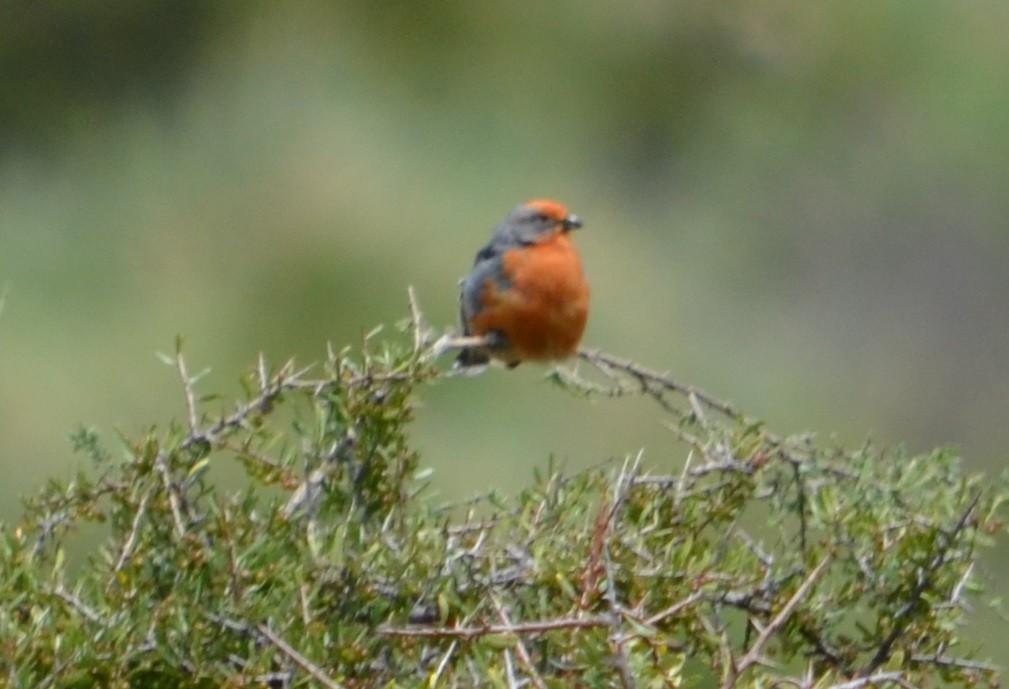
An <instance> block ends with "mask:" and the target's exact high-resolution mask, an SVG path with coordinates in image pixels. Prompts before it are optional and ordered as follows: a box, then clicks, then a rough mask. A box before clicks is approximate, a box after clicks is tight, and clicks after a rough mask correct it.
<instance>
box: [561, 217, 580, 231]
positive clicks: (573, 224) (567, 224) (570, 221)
mask: <svg viewBox="0 0 1009 689" xmlns="http://www.w3.org/2000/svg"><path fill="white" fill-rule="evenodd" d="M561 224H563V225H564V229H565V230H577V229H578V228H579V227H581V226H582V221H581V220H580V219H579V218H578V216H577V215H569V216H568V217H566V218H564V220H563V222H562V223H561Z"/></svg>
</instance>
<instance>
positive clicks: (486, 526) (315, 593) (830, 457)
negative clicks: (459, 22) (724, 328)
mask: <svg viewBox="0 0 1009 689" xmlns="http://www.w3.org/2000/svg"><path fill="white" fill-rule="evenodd" d="M413 332H414V337H413V341H412V343H410V344H405V345H403V344H392V345H387V346H382V347H381V348H380V350H381V351H378V352H376V351H373V349H374V348H373V347H372V346H370V345H368V344H366V346H365V347H364V351H363V352H361V353H359V354H356V355H354V354H352V353H351V352H349V351H343V352H339V353H334V352H331V353H330V354H329V355H328V357H327V360H326V362H325V364H324V366H322V367H320V369H321V370H319V371H316V369H306V370H296V369H295V367H294V366H293V365H291V364H288V365H285V366H283V367H281V368H280V369H279V370H277V371H270V370H268V367H267V365H266V364H265V363H263V362H260V364H259V366H258V367H257V368H256V370H255V371H254V372H253V373H252V374H251V375H250V376H249V377H248V379H247V388H248V397H247V399H246V400H245V401H243V402H241V403H239V404H237V405H236V406H235V407H233V408H231V409H230V410H229V411H227V412H226V413H224V414H218V415H213V414H210V413H209V412H205V411H204V410H205V409H206V408H207V407H210V406H213V404H215V403H213V402H211V401H210V400H209V399H202V398H200V397H199V395H198V393H197V392H196V384H197V378H198V376H193V375H191V374H190V373H189V371H188V369H187V366H186V361H185V359H184V357H183V355H182V351H181V344H180V346H179V348H178V352H177V354H176V357H175V358H174V359H172V360H171V362H172V363H173V364H174V365H175V366H176V367H177V368H178V371H179V373H180V377H181V379H182V381H183V387H184V391H185V395H186V400H187V407H188V410H189V413H188V418H187V419H186V421H185V422H183V423H179V424H172V425H169V426H167V427H164V428H153V427H152V428H151V429H150V431H149V432H148V433H147V434H146V435H144V436H143V437H141V438H137V439H126V438H123V439H122V442H121V444H120V445H118V446H117V447H116V448H115V449H111V448H110V447H108V446H107V445H106V444H105V443H103V442H102V441H101V440H100V439H99V437H98V435H97V434H96V433H95V432H94V431H92V430H88V429H81V430H80V431H78V432H77V433H76V434H75V435H74V443H75V445H76V447H77V449H79V450H80V451H82V452H85V453H87V454H88V455H89V456H90V458H91V460H92V461H93V467H92V469H91V470H90V471H87V472H84V473H82V474H81V475H79V476H78V477H77V478H76V479H75V480H73V481H71V482H69V483H62V482H58V481H53V482H51V483H50V484H49V485H48V486H46V488H45V489H44V490H43V491H42V492H41V493H40V495H38V496H37V497H36V498H34V499H32V500H31V501H30V502H29V503H28V505H27V509H26V511H25V513H24V518H23V520H22V521H21V522H20V524H18V525H16V526H12V525H8V526H5V527H3V530H2V532H0V538H2V540H0V562H2V569H0V598H2V600H3V601H4V605H3V606H2V607H0V678H2V679H0V681H2V682H3V683H4V685H5V686H10V687H90V686H95V687H98V686H102V687H105V686H113V687H178V686H195V687H210V686H214V687H217V686H230V687H240V686H269V687H294V686H325V687H386V686H420V685H422V684H423V685H425V686H432V687H434V686H445V687H450V686H488V685H490V686H508V687H517V686H527V685H531V686H535V687H576V686H621V687H661V686H680V685H681V684H682V683H683V682H685V681H689V682H690V683H691V684H694V685H696V684H697V683H699V682H703V683H704V684H705V685H709V686H710V685H711V684H712V683H717V684H718V685H720V686H722V687H726V688H728V687H733V686H758V685H763V686H767V685H769V684H772V683H776V684H777V685H778V686H796V687H813V686H816V687H820V686H824V687H825V686H835V687H845V688H846V689H854V688H856V687H860V686H881V685H885V684H892V685H895V686H903V687H910V686H917V687H925V686H933V685H936V684H938V683H940V682H945V683H948V684H950V685H956V686H969V685H972V684H974V683H975V682H976V681H977V680H979V679H986V680H994V678H995V668H994V667H993V666H989V665H988V664H986V663H984V662H980V661H976V660H973V659H972V655H971V653H969V652H968V651H966V650H964V649H962V648H961V647H960V646H959V645H958V634H959V632H960V629H961V627H962V625H963V624H964V623H965V622H966V621H968V619H969V618H968V615H967V613H968V611H969V608H968V607H967V602H968V601H969V600H970V599H972V598H976V597H977V596H978V594H979V587H978V585H977V581H976V579H975V578H973V577H972V573H973V572H974V568H975V563H976V561H977V557H978V549H979V548H980V547H982V546H987V545H989V544H990V543H991V542H992V541H993V537H994V536H995V535H997V534H999V533H1001V530H1002V522H1001V519H1002V517H1001V513H1002V509H1001V508H1002V503H1003V501H1004V499H1005V496H1006V495H1007V491H1006V486H1005V484H1004V482H1001V481H998V482H996V481H993V480H991V479H990V478H984V477H971V476H967V475H965V474H964V473H963V471H962V470H961V468H960V465H959V461H958V458H957V456H956V455H955V453H952V452H950V451H946V450H936V451H935V452H932V453H930V454H927V455H923V456H908V455H907V454H905V453H904V452H902V451H901V450H899V449H897V450H883V449H880V448H876V447H872V446H866V447H863V448H861V449H859V450H857V451H855V452H844V451H841V450H839V449H836V448H824V447H820V446H818V445H817V444H816V443H814V442H813V440H812V439H811V438H808V437H802V438H787V439H786V438H779V437H777V436H775V435H774V434H772V433H771V432H769V431H768V430H767V429H766V428H765V427H764V426H762V425H761V424H759V423H755V422H752V421H750V420H747V419H746V418H744V417H743V416H742V415H741V414H739V413H738V412H736V411H735V410H734V409H732V408H730V407H729V406H727V405H725V404H723V403H721V402H719V401H718V400H715V399H713V398H710V397H709V396H707V395H705V394H704V393H703V392H702V391H700V390H697V389H694V388H691V387H689V386H683V385H680V384H678V383H676V382H675V381H673V380H671V379H669V378H668V377H666V376H663V375H659V374H657V373H655V372H652V371H650V370H647V369H645V368H642V367H640V366H638V365H637V364H634V363H633V362H626V361H621V360H618V359H615V358H613V357H610V356H608V355H605V354H602V353H599V352H583V353H582V355H581V356H582V358H583V359H585V360H586V361H587V362H588V363H590V364H592V365H593V368H592V371H593V372H594V373H595V374H596V379H595V380H593V381H588V380H585V379H583V378H579V377H575V376H574V374H571V373H569V372H564V371H563V370H558V371H557V372H556V373H555V374H554V377H555V380H556V382H557V383H558V384H560V385H561V386H563V387H565V388H568V389H571V390H574V391H577V392H580V393H583V394H585V395H589V396H591V395H602V394H605V395H614V396H620V395H632V394H644V395H648V396H651V397H652V398H653V399H654V400H655V401H656V403H657V404H658V405H659V406H660V407H661V409H662V413H663V414H664V415H666V416H667V419H668V423H669V428H670V431H671V434H670V445H669V447H668V448H665V449H664V451H666V452H668V454H669V455H673V456H677V457H681V458H682V459H681V460H680V461H679V464H680V466H681V467H682V470H681V471H679V472H678V473H677V474H675V475H664V474H656V473H653V472H652V471H651V470H650V469H649V467H648V466H646V464H645V462H644V460H643V459H642V455H641V454H640V453H639V454H637V455H633V454H632V455H630V456H629V458H628V459H626V460H624V461H621V462H615V463H612V462H610V463H603V464H601V465H599V466H597V467H596V468H594V469H591V470H588V471H584V472H578V473H574V474H568V473H565V472H564V471H563V470H561V469H560V468H558V467H556V466H553V465H548V466H547V467H545V468H544V469H543V470H542V471H541V472H539V473H538V474H537V475H536V476H535V478H534V480H533V481H532V482H531V485H530V486H529V487H528V489H526V490H525V491H523V492H522V493H521V494H520V495H517V496H514V497H508V498H505V497H500V496H497V495H489V496H483V497H479V498H475V499H473V500H472V501H469V502H466V503H463V504H456V505H437V504H434V503H433V501H432V500H430V499H428V498H427V497H426V496H425V473H426V472H425V471H424V469H423V467H422V465H421V462H420V459H419V457H418V455H417V453H416V452H415V451H414V450H413V448H411V446H410V443H409V442H408V438H407V435H406V431H407V428H408V426H409V423H410V420H411V409H412V405H413V403H414V400H415V398H416V397H418V396H422V395H423V388H424V387H425V386H427V385H430V384H433V383H439V382H441V383H443V384H444V379H445V378H446V377H448V376H449V375H450V374H448V373H446V372H444V371H442V370H440V369H439V368H438V367H436V362H437V359H438V355H439V354H440V353H441V352H442V350H443V349H444V345H445V340H444V339H443V340H440V341H439V342H436V343H433V344H432V343H431V338H430V335H429V333H427V332H424V331H423V329H422V328H421V327H420V323H419V318H417V317H416V316H415V318H414V321H413ZM371 339H372V340H373V339H374V338H371ZM489 375H496V373H495V372H491V373H490V374H489ZM572 403H573V404H575V403H578V402H576V401H572ZM473 461H474V462H479V458H478V457H475V458H473ZM232 465H237V466H239V467H241V468H242V469H243V470H244V473H243V474H242V480H241V482H240V483H239V487H238V488H234V487H228V485H229V483H233V481H229V479H228V478H227V476H226V473H227V472H226V470H227V468H228V467H229V466H232ZM667 465H668V463H667ZM91 522H98V523H101V524H103V525H104V527H105V528H106V529H107V539H106V540H105V541H104V545H103V546H102V547H101V549H100V550H99V551H97V552H95V553H94V554H93V555H92V556H90V557H88V558H87V559H86V561H85V562H83V563H81V564H76V565H72V566H71V565H68V557H67V555H66V552H67V547H68V544H70V543H72V542H74V540H75V538H76V537H77V535H78V533H79V532H80V529H81V527H82V526H83V525H85V524H87V523H91Z"/></svg>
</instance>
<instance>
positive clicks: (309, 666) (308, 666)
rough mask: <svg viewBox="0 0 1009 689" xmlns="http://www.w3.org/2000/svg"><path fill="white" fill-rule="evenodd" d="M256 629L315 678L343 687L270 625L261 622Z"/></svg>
mask: <svg viewBox="0 0 1009 689" xmlns="http://www.w3.org/2000/svg"><path fill="white" fill-rule="evenodd" d="M256 629H258V630H259V633H260V634H262V635H263V636H265V637H266V639H267V640H268V641H269V642H270V643H271V644H273V645H274V646H275V647H276V648H277V649H278V650H279V651H280V652H281V653H283V654H284V655H286V656H287V657H288V658H290V659H291V661H292V662H294V664H295V665H298V666H299V667H301V669H303V670H304V671H305V672H307V673H308V674H310V675H312V677H313V678H315V679H316V680H317V681H318V682H320V683H321V684H323V685H324V686H326V687H328V688H329V689H343V685H342V684H340V683H339V682H337V681H336V680H335V679H333V678H332V677H330V676H329V675H327V674H326V673H325V672H323V671H322V669H321V668H320V667H319V666H318V665H316V664H315V663H313V662H311V661H310V660H309V659H308V658H306V657H305V656H303V655H301V654H300V653H298V651H296V650H295V649H294V647H292V646H291V645H290V644H288V643H287V642H286V641H284V640H283V639H282V638H280V637H279V636H278V635H277V634H276V633H275V632H274V631H273V630H272V629H270V627H269V626H268V625H265V624H260V625H257V626H256Z"/></svg>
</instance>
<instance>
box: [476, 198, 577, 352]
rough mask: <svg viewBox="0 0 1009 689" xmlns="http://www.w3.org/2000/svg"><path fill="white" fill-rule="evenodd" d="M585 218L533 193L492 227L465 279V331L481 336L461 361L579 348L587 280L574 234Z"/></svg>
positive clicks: (569, 350)
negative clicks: (478, 342)
mask: <svg viewBox="0 0 1009 689" xmlns="http://www.w3.org/2000/svg"><path fill="white" fill-rule="evenodd" d="M581 226H582V222H581V220H580V219H579V218H578V216H576V215H573V214H572V213H570V212H569V211H568V209H567V207H566V206H565V205H564V204H562V203H559V202H557V201H551V200H547V199H534V200H532V201H529V202H528V203H525V204H522V205H520V206H518V207H517V208H515V209H514V210H513V211H512V212H511V213H509V214H508V216H507V217H506V218H505V219H504V220H503V221H502V222H501V223H500V224H499V225H498V226H497V227H495V228H494V231H493V236H492V238H491V240H490V242H488V243H487V245H486V246H484V247H483V248H482V249H480V251H478V252H477V254H476V259H475V260H474V262H473V269H472V270H471V271H470V273H469V274H468V275H467V276H466V277H464V278H463V279H462V280H461V281H460V296H459V302H460V309H459V310H460V319H461V321H462V330H463V334H464V335H465V336H466V337H469V338H473V337H476V338H482V339H483V343H481V344H480V345H478V346H470V347H467V348H464V349H462V351H461V352H460V353H459V355H458V358H457V359H456V367H457V368H460V369H466V368H470V367H477V366H485V365H486V364H488V363H489V362H490V360H491V359H494V360H497V361H501V362H503V363H504V364H505V365H506V366H507V367H508V368H514V367H516V366H518V365H519V364H520V363H522V362H523V361H531V362H551V361H560V360H563V359H566V358H568V357H570V356H572V355H574V354H575V352H577V350H578V344H579V343H580V342H581V339H582V334H583V333H584V331H585V323H586V321H587V320H588V313H589V284H588V282H587V281H586V279H585V271H584V268H583V266H582V259H581V256H579V254H578V250H577V249H576V248H575V245H574V242H572V240H571V233H572V231H573V230H576V229H578V228H580V227H581Z"/></svg>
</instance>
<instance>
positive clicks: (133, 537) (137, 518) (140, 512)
mask: <svg viewBox="0 0 1009 689" xmlns="http://www.w3.org/2000/svg"><path fill="white" fill-rule="evenodd" d="M150 497H151V492H150V489H149V490H148V491H147V492H146V493H144V496H143V497H142V498H141V499H140V504H139V505H137V513H136V514H135V515H133V524H132V525H131V526H130V533H129V535H128V536H127V537H126V541H125V542H124V543H123V549H122V552H120V553H119V558H118V559H117V560H116V565H115V567H113V568H112V572H113V573H116V572H118V571H119V570H121V569H122V568H123V565H124V564H126V560H128V559H129V557H130V555H131V554H132V551H133V546H134V545H135V544H136V542H137V533H138V532H139V531H140V522H141V521H142V520H143V518H144V514H146V512H147V501H148V499H150ZM110 583H111V582H110Z"/></svg>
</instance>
